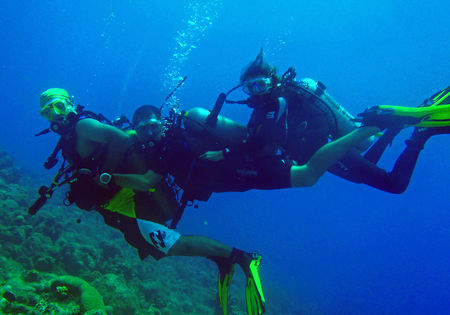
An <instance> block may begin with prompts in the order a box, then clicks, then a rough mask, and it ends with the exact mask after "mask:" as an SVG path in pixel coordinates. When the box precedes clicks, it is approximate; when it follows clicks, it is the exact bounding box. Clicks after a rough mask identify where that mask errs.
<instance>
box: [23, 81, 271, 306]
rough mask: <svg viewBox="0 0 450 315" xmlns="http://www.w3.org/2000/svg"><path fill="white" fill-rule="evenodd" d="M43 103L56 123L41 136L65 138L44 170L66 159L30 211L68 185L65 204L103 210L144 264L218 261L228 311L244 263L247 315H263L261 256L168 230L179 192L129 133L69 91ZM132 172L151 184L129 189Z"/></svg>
mask: <svg viewBox="0 0 450 315" xmlns="http://www.w3.org/2000/svg"><path fill="white" fill-rule="evenodd" d="M40 105H41V109H40V113H41V115H42V116H43V117H44V118H45V119H47V120H48V121H49V122H50V124H51V125H50V128H49V129H46V130H44V131H43V132H41V133H39V134H38V135H40V134H43V133H47V132H49V131H50V130H51V131H54V132H56V133H58V134H59V135H60V136H61V137H60V140H59V141H58V144H57V146H56V148H55V150H54V151H53V153H52V154H51V156H50V158H49V159H48V160H47V162H46V163H45V164H44V165H45V167H46V168H47V169H49V168H51V167H53V166H55V165H56V163H57V155H58V153H59V152H60V151H61V155H62V157H63V159H64V161H63V162H62V165H61V167H60V169H59V171H58V172H57V174H56V176H55V177H54V179H53V181H52V184H51V185H50V186H49V187H46V186H42V187H41V188H40V190H39V194H40V198H39V199H38V200H37V201H36V202H35V203H34V204H33V205H32V206H31V207H30V208H29V213H30V214H35V213H36V212H37V211H38V210H39V208H40V207H42V206H43V205H44V203H45V202H46V200H47V199H49V198H50V197H51V196H52V194H53V192H54V190H55V189H56V188H58V187H60V186H62V185H64V184H69V185H70V190H69V191H68V193H67V194H66V200H65V204H66V203H67V204H66V205H70V204H72V203H75V204H76V205H77V206H78V207H80V208H82V209H84V210H88V211H90V210H93V209H95V210H96V211H98V212H99V213H100V214H101V215H102V216H103V218H104V220H105V223H106V224H108V225H110V226H112V227H114V228H117V229H119V230H120V231H121V232H122V233H123V234H124V237H125V239H126V241H127V242H128V243H129V244H130V245H132V246H133V247H135V248H136V249H137V250H138V253H139V256H140V258H141V259H144V258H145V257H147V256H148V255H151V256H152V257H153V258H155V259H156V260H159V259H161V258H164V257H167V256H200V257H206V258H209V259H211V260H212V261H214V262H215V263H216V264H217V265H218V267H219V284H218V286H219V293H220V296H219V298H220V302H221V304H222V309H223V310H224V314H226V313H227V298H228V287H229V285H230V280H231V276H232V274H233V271H234V266H235V264H236V263H237V264H239V265H240V266H241V267H242V268H243V269H244V271H245V273H246V274H247V276H248V280H247V286H246V296H247V300H248V301H249V305H250V308H249V313H250V314H262V313H263V312H264V303H265V300H264V296H263V292H262V288H261V283H260V280H259V276H258V270H259V266H260V262H261V256H260V255H257V254H252V253H247V252H244V251H242V250H239V249H236V248H232V247H230V246H227V245H225V244H222V243H219V242H218V241H215V240H213V239H210V238H207V237H205V236H199V235H180V234H179V233H177V232H176V231H175V230H174V229H171V228H169V227H168V226H167V225H166V222H167V221H169V220H171V219H172V218H173V217H174V215H176V213H177V211H178V208H179V204H178V201H177V199H176V191H174V189H173V187H172V186H171V185H169V184H168V183H167V182H166V181H164V180H162V177H161V176H160V175H158V174H156V173H154V172H152V171H147V170H148V168H147V162H146V161H143V160H142V159H141V157H142V156H140V154H139V152H138V153H137V152H136V151H134V148H136V146H135V145H134V143H133V136H132V135H131V136H130V135H129V134H127V133H126V132H124V131H122V130H120V129H118V128H116V127H114V126H112V125H111V122H109V121H107V120H106V118H104V117H103V116H102V115H95V114H93V113H92V112H88V111H85V110H84V109H83V107H82V106H80V105H78V106H77V107H75V106H74V102H73V99H72V98H71V97H69V94H68V93H67V91H66V90H64V89H58V88H52V89H49V90H46V91H45V92H43V93H42V94H41V96H40ZM99 120H102V121H104V122H106V123H102V122H101V121H99ZM144 125H145V124H144ZM141 127H142V126H141ZM144 128H147V127H146V126H144ZM134 173H137V174H144V176H145V178H147V179H149V178H150V186H148V187H147V188H146V189H145V190H141V191H137V190H134V189H133V186H132V185H128V183H129V180H128V177H129V174H134ZM147 183H149V182H148V181H147ZM250 311H251V312H250Z"/></svg>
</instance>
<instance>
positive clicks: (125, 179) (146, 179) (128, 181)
mask: <svg viewBox="0 0 450 315" xmlns="http://www.w3.org/2000/svg"><path fill="white" fill-rule="evenodd" d="M113 178H114V183H115V184H116V185H118V186H120V187H126V188H131V189H133V190H139V191H148V190H149V189H151V188H153V187H155V186H156V185H157V184H158V183H159V182H160V181H161V179H162V176H161V175H159V174H157V173H155V172H153V171H152V170H149V171H147V173H145V174H119V173H114V174H113Z"/></svg>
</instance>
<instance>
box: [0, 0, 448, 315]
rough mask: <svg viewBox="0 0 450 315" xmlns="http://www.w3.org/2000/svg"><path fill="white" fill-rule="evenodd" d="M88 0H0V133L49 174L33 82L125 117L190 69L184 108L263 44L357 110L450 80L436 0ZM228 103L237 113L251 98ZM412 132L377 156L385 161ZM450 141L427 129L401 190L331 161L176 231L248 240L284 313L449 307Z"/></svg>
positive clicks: (212, 204)
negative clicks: (352, 174) (286, 186)
mask: <svg viewBox="0 0 450 315" xmlns="http://www.w3.org/2000/svg"><path fill="white" fill-rule="evenodd" d="M280 2H281V1H280ZM93 3H94V2H92V1H86V0H81V1H48V0H46V1H37V0H30V1H25V2H20V3H19V2H17V1H12V0H3V1H1V2H0V12H1V16H2V18H1V19H0V35H1V42H2V50H1V52H0V73H1V77H0V93H1V99H0V102H1V103H0V106H1V110H2V113H3V114H2V119H1V124H0V134H1V135H2V137H1V138H0V148H2V149H6V150H8V151H10V152H11V153H12V154H13V155H14V156H15V157H16V158H17V159H18V160H19V162H20V163H21V164H22V165H24V166H25V167H26V169H27V170H28V171H29V172H30V173H34V174H39V175H44V174H46V173H45V171H44V170H43V168H42V166H41V163H42V162H43V161H44V160H45V158H46V157H47V155H48V152H49V151H50V150H51V149H53V146H54V143H55V141H56V139H57V138H56V136H55V135H47V136H42V137H39V138H34V137H33V134H34V133H36V132H38V131H40V130H42V129H44V128H46V127H47V124H46V122H45V121H44V120H43V119H42V118H41V117H40V116H39V112H38V108H39V105H38V97H39V94H40V93H41V92H42V91H43V90H45V89H47V88H50V87H63V88H66V89H67V90H68V91H69V93H71V94H73V95H74V96H75V100H76V102H77V103H80V104H84V105H88V106H89V108H90V109H92V110H94V111H99V112H102V113H104V114H105V115H106V116H109V117H115V116H117V115H118V114H126V115H128V116H130V115H131V114H132V113H133V111H134V109H135V108H136V107H137V106H138V105H141V104H144V103H151V104H156V105H159V104H161V102H162V101H163V99H164V97H165V96H166V95H167V94H168V93H169V90H170V88H171V87H172V86H173V85H174V84H175V82H176V81H177V80H178V79H179V77H180V76H181V77H182V76H184V75H187V76H188V80H187V81H186V83H185V85H184V86H183V87H182V88H181V89H180V91H179V92H178V93H177V99H178V100H179V101H180V102H181V104H182V107H183V108H189V107H193V106H203V107H206V108H211V107H212V105H213V104H214V101H215V98H216V96H217V95H218V93H219V92H222V91H226V90H228V89H229V88H231V87H233V86H234V85H235V84H236V83H237V82H238V79H239V75H240V71H241V69H242V68H243V67H244V66H245V65H246V64H247V63H248V62H250V61H251V60H253V58H254V57H255V56H256V54H257V53H258V51H259V49H260V48H261V47H264V49H265V52H266V56H267V59H268V61H269V62H271V63H273V64H275V65H277V67H278V69H279V72H281V73H282V72H284V71H285V69H287V67H289V66H291V65H293V66H295V67H296V69H297V73H298V76H299V77H312V78H314V79H317V80H321V81H323V82H324V83H325V84H326V85H327V87H328V91H329V93H330V94H331V95H333V96H334V97H335V98H336V99H337V100H338V101H339V102H340V103H341V104H342V105H344V107H346V108H347V109H348V110H349V111H350V112H352V113H354V114H356V113H358V112H360V111H362V110H363V109H364V108H366V107H368V106H372V105H379V104H396V105H407V106H415V105H417V104H419V103H420V102H421V101H422V100H423V99H425V98H426V97H428V96H429V95H431V94H432V93H434V92H435V91H437V90H438V89H441V88H443V87H445V86H448V85H449V81H448V80H449V78H450V58H449V48H450V44H449V41H448V38H450V29H449V28H450V26H449V23H448V12H449V9H450V4H449V3H448V2H446V1H442V0H441V1H437V0H429V1H417V0H410V1H407V2H406V1H398V0H397V1H388V0H379V1H372V2H366V1H356V0H352V1H349V0H347V1H346V0H341V1H337V0H334V1H331V0H329V1H320V2H319V1H316V2H312V1H300V0H298V1H293V0H290V1H282V3H276V2H275V1H259V2H258V1H247V0H243V1H224V0H215V1H212V0H203V1H201V0H197V1H193V0H189V1H188V0H186V1H182V0H176V1H165V2H163V1H142V0H141V1H137V0H135V1H132V0H129V1H117V0H116V1H96V2H95V4H93ZM233 96H234V97H236V98H239V97H242V94H240V92H236V93H235V94H234V95H233ZM223 113H224V114H225V115H227V116H230V117H231V118H233V119H236V120H238V121H241V122H245V121H246V120H247V119H248V115H249V110H248V109H246V108H243V107H242V105H227V107H226V108H225V109H224V111H223ZM410 132H411V130H405V131H404V132H403V133H402V134H401V135H400V136H399V137H398V138H397V139H396V141H395V142H394V145H393V146H392V148H391V149H389V151H388V152H387V153H386V155H385V156H384V158H383V160H382V161H381V165H382V166H384V167H386V168H388V169H390V168H391V167H392V165H393V162H394V161H395V158H396V156H397V155H398V154H399V152H401V150H402V149H403V147H404V144H403V140H404V139H405V138H406V137H407V136H408V135H409V134H410ZM449 141H450V136H438V137H435V138H433V139H431V141H429V142H428V143H427V146H426V149H425V150H424V152H423V153H422V154H421V156H420V159H419V162H418V165H417V168H416V171H415V174H414V176H413V178H412V181H411V184H410V187H409V189H408V191H407V192H406V193H404V194H402V195H389V194H387V193H383V192H380V191H376V190H375V189H373V188H369V187H365V186H363V185H356V184H352V183H348V182H345V181H343V180H341V179H338V178H336V177H334V176H332V175H326V176H324V177H323V178H322V179H321V180H320V182H319V183H318V184H317V185H316V186H315V187H313V188H307V189H295V190H294V189H292V190H283V191H273V192H261V191H252V192H248V193H245V194H244V193H241V194H218V195H215V196H213V197H212V198H211V200H210V201H209V202H208V203H205V204H201V205H200V208H199V209H198V210H189V211H187V212H186V214H185V217H184V218H183V221H182V223H181V224H180V231H182V232H185V233H197V234H204V235H208V236H211V237H214V238H216V239H218V240H220V241H223V242H225V243H229V244H232V245H234V246H237V247H240V248H243V249H246V250H253V249H257V250H258V251H259V252H261V253H262V254H263V256H264V261H263V267H262V270H261V274H262V277H263V284H264V285H265V286H266V293H267V298H268V301H267V303H270V297H271V296H275V295H276V294H277V292H276V291H285V292H287V294H288V295H289V296H290V297H291V299H292V302H291V303H290V304H289V305H287V308H288V309H289V310H290V311H291V312H295V311H300V310H306V311H308V312H310V313H325V314H436V313H441V314H445V313H449V312H450V273H449V272H448V271H449V269H448V268H449V267H448V266H449V265H450V253H449V250H448V244H449V241H450V219H449V218H450V214H449V211H450V194H449V188H448V186H447V180H446V176H448V174H449V165H448V155H449V152H450V149H449V147H450V146H449ZM44 176H49V175H48V174H47V175H44Z"/></svg>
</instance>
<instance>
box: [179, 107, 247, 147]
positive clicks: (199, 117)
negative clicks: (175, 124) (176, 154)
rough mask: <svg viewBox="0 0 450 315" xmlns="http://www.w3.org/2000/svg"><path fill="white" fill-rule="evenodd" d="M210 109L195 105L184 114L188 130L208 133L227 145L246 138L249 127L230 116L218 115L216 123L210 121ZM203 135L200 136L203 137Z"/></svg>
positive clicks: (196, 132) (210, 136)
mask: <svg viewBox="0 0 450 315" xmlns="http://www.w3.org/2000/svg"><path fill="white" fill-rule="evenodd" d="M210 113H211V112H210V111H209V110H206V109H204V108H201V107H194V108H191V109H190V110H188V111H187V112H186V113H185V114H184V126H185V128H186V131H187V132H189V133H192V134H204V133H206V134H207V135H208V138H213V139H215V140H216V141H217V142H220V143H221V144H223V145H225V146H230V145H237V144H239V143H241V142H242V140H244V139H245V136H246V132H247V127H246V126H244V125H241V124H239V123H237V122H235V121H233V120H231V119H229V118H226V117H224V116H221V115H218V116H217V120H216V121H215V122H214V124H211V123H208V121H207V119H208V117H209V115H210ZM201 138H202V137H200V139H201Z"/></svg>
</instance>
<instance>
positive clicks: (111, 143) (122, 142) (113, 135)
mask: <svg viewBox="0 0 450 315" xmlns="http://www.w3.org/2000/svg"><path fill="white" fill-rule="evenodd" d="M76 132H77V136H78V137H80V138H81V139H84V140H88V141H92V142H96V143H102V144H106V146H107V149H106V150H107V152H106V159H105V162H104V165H103V168H102V169H103V171H105V172H108V173H111V172H113V171H114V170H115V169H116V168H117V166H118V165H119V163H120V162H121V161H122V159H123V157H124V154H125V152H126V151H127V149H128V148H129V146H130V144H131V140H130V137H129V136H128V135H127V134H126V133H125V132H123V131H122V130H120V129H117V128H116V127H113V126H109V125H105V124H102V123H101V122H99V121H97V120H95V119H91V118H87V119H83V120H80V121H79V122H78V123H77V125H76Z"/></svg>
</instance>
